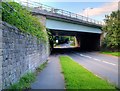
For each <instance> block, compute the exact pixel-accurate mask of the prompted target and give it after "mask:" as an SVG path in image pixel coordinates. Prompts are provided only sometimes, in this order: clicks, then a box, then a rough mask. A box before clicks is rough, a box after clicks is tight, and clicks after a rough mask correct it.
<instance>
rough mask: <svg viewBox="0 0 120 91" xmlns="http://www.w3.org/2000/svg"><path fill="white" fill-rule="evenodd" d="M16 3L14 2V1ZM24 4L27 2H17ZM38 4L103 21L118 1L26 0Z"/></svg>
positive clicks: (115, 7) (116, 7) (23, 0)
mask: <svg viewBox="0 0 120 91" xmlns="http://www.w3.org/2000/svg"><path fill="white" fill-rule="evenodd" d="M14 1H16V0H14ZM17 1H22V2H25V1H27V0H17ZM28 1H29V2H40V3H43V4H46V5H49V6H52V7H55V8H59V9H63V10H68V11H71V12H73V13H77V14H80V15H84V16H88V17H90V18H93V19H96V20H99V21H103V19H104V18H105V15H107V14H110V13H111V12H112V11H116V10H117V9H118V1H119V0H28Z"/></svg>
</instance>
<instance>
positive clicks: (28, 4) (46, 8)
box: [14, 0, 104, 26]
mask: <svg viewBox="0 0 120 91" xmlns="http://www.w3.org/2000/svg"><path fill="white" fill-rule="evenodd" d="M14 1H15V2H18V3H20V4H21V5H23V6H24V7H25V8H27V9H28V10H29V11H31V12H32V11H34V10H37V11H45V12H48V13H52V14H57V15H61V16H65V17H66V18H74V19H77V20H80V21H84V22H87V23H92V24H96V25H101V26H102V25H104V23H103V22H101V21H97V20H94V19H91V18H89V17H85V16H82V15H79V14H76V13H72V12H69V11H66V10H62V9H57V8H53V7H51V6H48V5H44V4H41V3H39V2H33V1H30V0H29V1H28V2H24V1H22V2H21V1H19V0H14Z"/></svg>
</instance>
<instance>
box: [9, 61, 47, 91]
mask: <svg viewBox="0 0 120 91" xmlns="http://www.w3.org/2000/svg"><path fill="white" fill-rule="evenodd" d="M46 65H47V61H46V62H44V63H43V64H42V65H40V66H39V67H38V68H36V71H35V72H28V73H26V74H25V75H23V76H22V77H21V78H20V80H19V81H18V82H17V83H14V84H12V85H11V86H10V87H9V90H10V91H11V90H12V91H16V89H17V91H22V90H23V89H30V86H31V83H33V82H34V81H35V79H36V75H38V73H39V72H41V71H42V70H43V69H44V68H45V67H46Z"/></svg>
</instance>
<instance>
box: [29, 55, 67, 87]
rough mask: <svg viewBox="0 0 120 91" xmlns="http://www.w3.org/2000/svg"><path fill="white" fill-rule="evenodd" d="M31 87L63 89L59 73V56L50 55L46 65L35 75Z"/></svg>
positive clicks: (62, 80) (61, 76) (61, 77)
mask: <svg viewBox="0 0 120 91" xmlns="http://www.w3.org/2000/svg"><path fill="white" fill-rule="evenodd" d="M31 88H32V89H64V88H65V84H64V77H63V75H62V73H61V67H60V63H59V58H58V56H56V55H52V56H50V59H49V61H48V64H47V67H46V68H44V69H43V71H42V72H40V73H39V74H38V76H37V79H36V81H35V82H34V83H33V84H32V85H31Z"/></svg>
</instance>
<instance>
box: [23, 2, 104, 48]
mask: <svg viewBox="0 0 120 91" xmlns="http://www.w3.org/2000/svg"><path fill="white" fill-rule="evenodd" d="M24 5H25V4H24ZM27 7H28V9H29V10H30V11H31V12H32V14H33V15H34V16H36V17H38V18H39V19H40V22H42V23H43V25H44V26H45V27H46V28H47V29H49V30H50V31H51V33H52V34H53V35H54V36H75V37H76V40H77V43H76V44H77V47H80V49H83V50H99V48H100V35H101V34H102V30H101V28H102V25H103V23H102V22H100V21H97V20H94V19H91V18H88V17H85V16H82V15H79V14H75V13H72V12H69V11H65V10H61V9H56V8H53V7H50V6H47V5H43V4H41V3H27ZM31 7H32V8H31Z"/></svg>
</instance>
